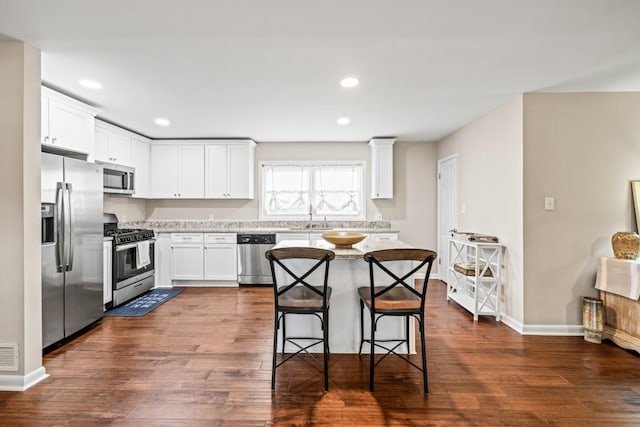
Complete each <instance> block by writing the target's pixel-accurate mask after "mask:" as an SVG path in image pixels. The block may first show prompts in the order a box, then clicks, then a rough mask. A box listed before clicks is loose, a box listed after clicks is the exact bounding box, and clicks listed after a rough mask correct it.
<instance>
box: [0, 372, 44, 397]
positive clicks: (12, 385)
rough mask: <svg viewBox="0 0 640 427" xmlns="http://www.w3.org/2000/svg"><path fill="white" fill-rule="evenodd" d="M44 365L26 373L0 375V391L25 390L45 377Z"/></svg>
mask: <svg viewBox="0 0 640 427" xmlns="http://www.w3.org/2000/svg"><path fill="white" fill-rule="evenodd" d="M48 376H49V374H47V371H46V369H45V368H44V366H41V367H40V368H38V369H36V370H35V371H33V372H30V373H28V374H27V375H0V390H2V391H25V390H26V389H28V388H30V387H31V386H34V385H36V384H37V383H39V382H40V381H42V380H44V379H45V378H47V377H48Z"/></svg>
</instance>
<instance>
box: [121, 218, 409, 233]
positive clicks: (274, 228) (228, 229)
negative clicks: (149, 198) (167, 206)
mask: <svg viewBox="0 0 640 427" xmlns="http://www.w3.org/2000/svg"><path fill="white" fill-rule="evenodd" d="M307 224H308V223H307V222H306V221H304V222H301V221H169V220H162V221H140V222H127V223H121V224H119V226H120V227H121V228H145V229H151V230H153V231H155V232H156V233H254V234H258V233H262V234H275V233H323V232H325V231H330V230H350V231H360V232H363V233H398V230H396V229H392V228H391V224H390V223H389V221H328V222H326V223H325V222H322V221H321V222H314V227H313V228H310V229H309V228H305V226H306V225H307Z"/></svg>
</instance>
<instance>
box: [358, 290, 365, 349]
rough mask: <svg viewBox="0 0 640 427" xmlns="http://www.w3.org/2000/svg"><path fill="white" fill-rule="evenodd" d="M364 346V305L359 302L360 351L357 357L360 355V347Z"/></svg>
mask: <svg viewBox="0 0 640 427" xmlns="http://www.w3.org/2000/svg"><path fill="white" fill-rule="evenodd" d="M363 344H364V303H363V302H362V300H360V350H358V355H361V354H362V346H363Z"/></svg>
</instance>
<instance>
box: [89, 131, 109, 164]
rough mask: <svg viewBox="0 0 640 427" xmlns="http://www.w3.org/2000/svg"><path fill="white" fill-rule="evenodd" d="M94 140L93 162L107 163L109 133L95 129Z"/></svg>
mask: <svg viewBox="0 0 640 427" xmlns="http://www.w3.org/2000/svg"><path fill="white" fill-rule="evenodd" d="M94 140H95V141H94V151H93V157H94V160H97V161H100V162H109V161H110V160H109V132H107V131H106V130H105V129H102V128H100V127H96V131H95V135H94Z"/></svg>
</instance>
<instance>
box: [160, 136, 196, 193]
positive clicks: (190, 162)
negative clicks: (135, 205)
mask: <svg viewBox="0 0 640 427" xmlns="http://www.w3.org/2000/svg"><path fill="white" fill-rule="evenodd" d="M151 197H153V198H156V199H175V198H191V199H196V198H204V145H203V144H190V143H186V142H183V143H175V144H174V143H167V144H165V143H162V144H152V145H151Z"/></svg>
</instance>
